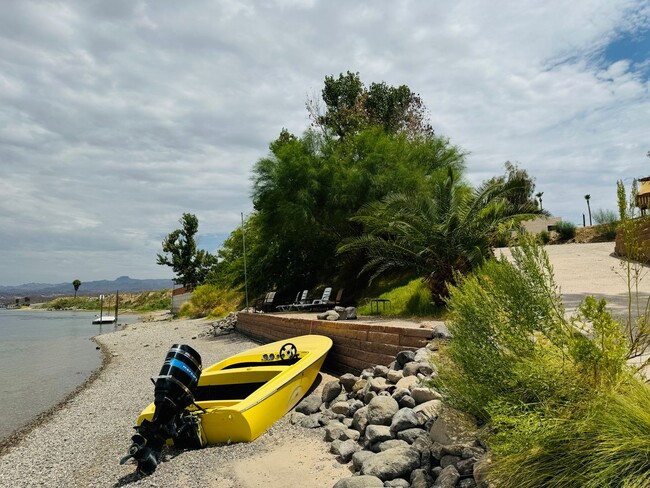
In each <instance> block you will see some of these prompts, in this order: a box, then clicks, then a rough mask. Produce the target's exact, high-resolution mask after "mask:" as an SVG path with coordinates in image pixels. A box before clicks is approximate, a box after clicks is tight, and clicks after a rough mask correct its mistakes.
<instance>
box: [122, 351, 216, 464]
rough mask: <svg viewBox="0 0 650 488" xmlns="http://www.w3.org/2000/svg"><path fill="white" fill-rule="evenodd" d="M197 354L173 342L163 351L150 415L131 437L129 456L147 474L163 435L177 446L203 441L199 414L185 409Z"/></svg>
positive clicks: (192, 387) (156, 458)
mask: <svg viewBox="0 0 650 488" xmlns="http://www.w3.org/2000/svg"><path fill="white" fill-rule="evenodd" d="M201 369H202V365H201V356H200V354H199V353H198V352H196V351H195V350H194V349H193V348H192V347H190V346H188V345H186V344H174V345H173V346H172V347H171V349H170V350H169V351H168V352H167V356H166V357H165V362H164V363H163V366H162V368H161V370H160V374H159V375H158V376H156V377H154V378H152V379H151V380H152V381H154V385H155V388H154V406H155V410H154V415H153V418H152V419H151V421H149V420H143V421H142V424H140V425H139V426H137V427H135V429H136V431H137V434H135V435H134V436H133V437H132V438H131V442H132V444H131V447H130V448H129V454H128V455H127V456H125V457H123V458H122V460H121V461H120V464H124V463H125V462H126V461H127V460H128V459H129V458H134V459H135V460H136V461H137V463H138V472H139V473H140V474H143V475H149V474H151V473H153V472H154V471H155V470H156V467H157V466H158V463H159V462H160V454H161V451H162V448H163V446H164V445H165V443H166V441H167V439H172V440H173V441H174V445H175V446H176V447H178V448H197V447H203V446H204V445H205V438H204V436H203V433H202V430H201V422H200V419H199V417H197V416H196V415H192V414H190V413H189V412H187V411H185V408H186V407H188V406H189V405H191V404H193V403H194V391H195V389H196V386H197V384H198V382H199V377H200V376H201Z"/></svg>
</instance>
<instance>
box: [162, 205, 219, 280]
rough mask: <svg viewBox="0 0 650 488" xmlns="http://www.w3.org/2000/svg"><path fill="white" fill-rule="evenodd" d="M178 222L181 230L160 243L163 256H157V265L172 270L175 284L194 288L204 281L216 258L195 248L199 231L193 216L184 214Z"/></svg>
mask: <svg viewBox="0 0 650 488" xmlns="http://www.w3.org/2000/svg"><path fill="white" fill-rule="evenodd" d="M179 222H180V223H181V225H182V226H183V228H182V229H176V230H175V231H174V232H172V233H171V234H169V235H168V236H167V237H166V238H165V240H164V241H163V242H162V249H163V252H164V253H165V255H162V254H158V255H157V257H158V260H157V263H158V264H160V265H165V266H170V267H171V268H172V269H173V270H174V273H175V274H176V278H175V279H174V281H175V282H176V283H180V284H182V285H183V286H184V287H186V288H194V287H196V286H198V285H200V284H202V283H203V282H204V281H205V278H206V276H207V274H208V272H209V271H210V269H211V268H212V267H213V266H214V265H215V264H216V258H215V257H214V256H212V255H211V254H210V253H209V252H207V251H204V250H203V249H197V248H196V240H195V239H194V236H195V235H196V233H197V232H198V230H199V220H198V219H197V218H196V216H195V215H193V214H190V213H184V214H183V217H182V218H181V219H180V220H179ZM167 254H170V256H169V257H168V256H167Z"/></svg>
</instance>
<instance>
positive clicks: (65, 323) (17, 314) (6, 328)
mask: <svg viewBox="0 0 650 488" xmlns="http://www.w3.org/2000/svg"><path fill="white" fill-rule="evenodd" d="M93 318H95V313H94V312H47V311H39V310H4V309H0V419H2V420H1V421H0V439H2V438H4V437H6V436H8V435H9V434H11V433H12V432H13V431H14V430H16V429H17V428H19V427H21V426H23V425H24V424H26V423H27V422H28V421H29V420H31V419H32V418H34V417H35V416H36V415H38V414H40V413H42V412H44V411H45V410H47V409H49V408H50V407H52V406H53V405H56V404H57V403H58V402H60V401H61V400H62V399H63V398H64V397H65V396H66V395H67V394H68V393H70V392H71V391H73V390H74V389H75V388H76V387H77V386H79V385H80V384H81V383H83V382H84V381H85V380H86V379H87V378H88V377H89V376H90V373H91V372H92V371H93V370H95V369H97V368H98V367H99V366H100V365H101V353H100V351H98V350H97V349H96V344H95V343H94V342H93V341H91V340H90V338H91V337H92V336H95V335H98V334H104V333H107V332H113V331H114V330H115V326H114V325H113V324H110V325H106V324H104V325H102V326H99V325H93V324H92V319H93ZM137 319H138V316H137V315H121V316H120V318H119V323H120V324H124V323H132V322H135V321H137Z"/></svg>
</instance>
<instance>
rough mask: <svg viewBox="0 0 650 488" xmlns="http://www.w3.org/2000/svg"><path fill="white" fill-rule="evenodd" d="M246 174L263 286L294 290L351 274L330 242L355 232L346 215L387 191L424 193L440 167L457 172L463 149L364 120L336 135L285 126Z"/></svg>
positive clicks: (350, 277)
mask: <svg viewBox="0 0 650 488" xmlns="http://www.w3.org/2000/svg"><path fill="white" fill-rule="evenodd" d="M270 149H271V153H270V155H269V156H268V157H267V158H264V159H262V160H260V161H259V162H258V163H257V165H256V167H255V174H254V178H253V182H254V184H253V203H254V205H255V209H256V211H257V213H258V218H257V225H258V231H259V233H260V239H261V240H262V242H265V243H266V245H267V254H266V258H265V260H264V268H262V267H261V266H260V267H258V268H257V269H256V270H251V271H252V272H253V273H255V272H258V273H264V274H265V275H266V276H267V277H268V279H271V277H272V279H274V280H275V281H274V282H273V283H271V282H269V283H268V284H267V287H268V288H272V286H273V285H277V286H278V287H280V288H281V289H285V288H289V289H290V290H291V291H295V290H296V289H299V288H305V287H309V286H313V285H315V284H318V283H323V282H326V281H327V282H330V283H332V282H333V281H339V282H340V281H344V282H345V283H340V285H343V284H345V285H346V287H347V288H348V289H349V287H350V282H353V281H356V274H357V272H358V269H356V271H355V266H358V264H355V263H350V262H347V263H346V266H345V267H342V266H340V261H341V259H340V258H337V257H336V246H337V245H338V243H339V242H340V241H341V239H344V238H347V237H351V236H355V235H359V233H360V232H361V226H360V225H359V224H358V223H356V222H352V221H350V217H352V216H353V215H355V214H356V213H357V212H358V210H359V209H360V208H361V207H362V206H363V205H365V204H367V203H368V202H372V201H376V200H378V199H380V198H382V197H385V196H386V195H388V194H390V193H393V192H430V191H431V189H432V185H433V183H434V182H435V181H436V180H438V179H441V178H444V177H445V175H446V173H447V170H448V169H451V170H452V171H453V172H460V171H461V170H462V167H463V158H464V154H463V153H462V151H460V150H459V149H458V148H456V147H454V146H452V145H451V144H449V142H448V141H447V140H446V139H444V138H442V137H438V136H431V137H427V138H416V139H410V138H409V137H408V135H407V134H404V133H399V134H390V133H387V132H386V131H385V130H384V129H382V128H380V127H368V128H366V129H363V130H361V131H359V132H358V133H356V134H354V135H350V136H349V137H348V138H346V139H344V140H340V139H337V138H336V137H332V136H329V135H327V134H322V133H317V132H307V133H306V134H305V135H304V136H303V137H301V138H297V137H295V136H293V135H291V134H289V133H287V132H286V131H285V132H283V133H282V134H281V135H280V137H279V138H278V139H277V140H276V141H274V142H273V143H272V144H271V145H270Z"/></svg>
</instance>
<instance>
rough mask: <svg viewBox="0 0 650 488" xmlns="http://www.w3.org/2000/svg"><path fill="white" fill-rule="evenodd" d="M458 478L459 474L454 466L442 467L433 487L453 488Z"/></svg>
mask: <svg viewBox="0 0 650 488" xmlns="http://www.w3.org/2000/svg"><path fill="white" fill-rule="evenodd" d="M459 479H460V474H459V473H458V470H457V469H456V468H455V467H454V466H447V467H446V468H443V470H442V471H441V472H440V475H438V478H437V479H436V482H435V483H434V485H433V486H434V488H454V487H455V486H456V483H457V482H458V480H459Z"/></svg>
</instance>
